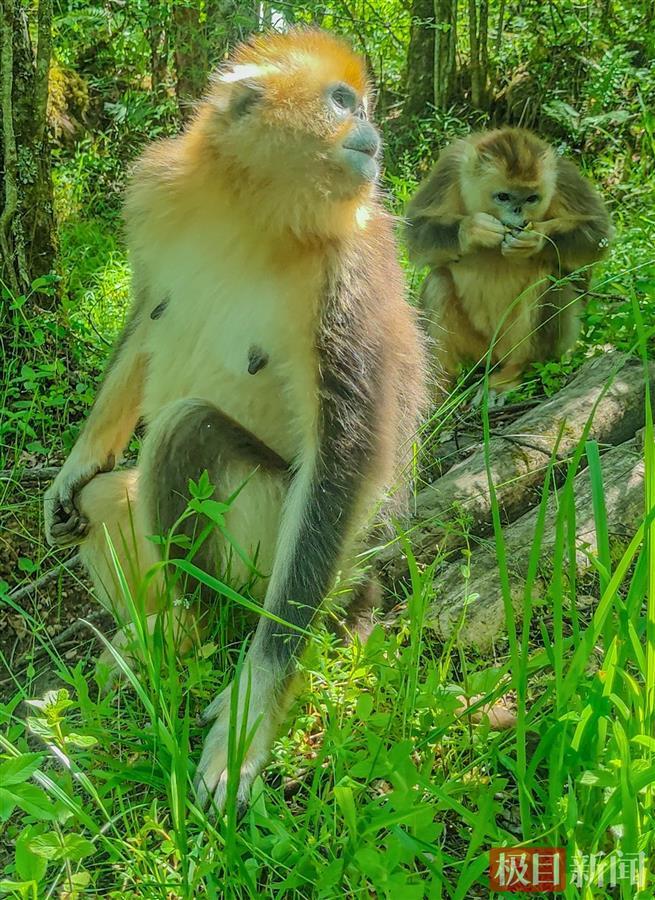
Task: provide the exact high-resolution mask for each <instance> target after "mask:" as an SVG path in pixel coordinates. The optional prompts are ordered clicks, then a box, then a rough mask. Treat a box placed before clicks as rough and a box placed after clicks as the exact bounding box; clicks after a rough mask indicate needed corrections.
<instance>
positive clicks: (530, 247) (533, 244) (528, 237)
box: [500, 230, 546, 259]
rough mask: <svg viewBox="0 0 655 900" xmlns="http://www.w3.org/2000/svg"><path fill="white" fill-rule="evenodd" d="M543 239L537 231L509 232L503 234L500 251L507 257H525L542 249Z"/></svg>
mask: <svg viewBox="0 0 655 900" xmlns="http://www.w3.org/2000/svg"><path fill="white" fill-rule="evenodd" d="M545 240H546V239H545V237H544V235H543V234H541V233H540V232H538V231H525V230H524V231H518V232H510V233H508V234H507V235H506V236H505V239H504V240H503V243H502V245H501V248H500V251H501V253H502V254H503V256H505V257H507V258H508V259H527V258H528V257H530V256H534V255H535V254H536V253H539V252H540V251H541V250H543V247H544V243H545Z"/></svg>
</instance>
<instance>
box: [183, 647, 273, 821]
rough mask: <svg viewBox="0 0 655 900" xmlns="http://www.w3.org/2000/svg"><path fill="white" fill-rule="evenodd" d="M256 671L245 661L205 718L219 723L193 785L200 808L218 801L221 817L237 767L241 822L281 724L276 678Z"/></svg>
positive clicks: (211, 704)
mask: <svg viewBox="0 0 655 900" xmlns="http://www.w3.org/2000/svg"><path fill="white" fill-rule="evenodd" d="M254 671H256V670H254V667H253V666H252V665H251V664H250V663H249V661H248V658H247V657H246V661H245V663H244V666H243V669H242V671H241V676H240V678H239V680H238V681H233V682H232V683H231V684H229V685H228V687H227V688H225V690H224V691H222V693H220V694H219V695H218V697H216V699H215V700H214V701H213V702H212V703H210V704H209V706H208V707H207V709H206V710H205V711H204V712H203V714H202V719H203V721H205V722H210V721H212V720H213V721H214V724H213V725H212V727H211V729H210V731H209V734H208V735H207V737H206V738H205V743H204V746H203V750H202V755H201V757H200V762H199V763H198V768H197V770H196V777H195V782H194V784H195V788H196V791H197V795H198V803H199V805H200V806H201V807H205V806H207V805H208V804H211V803H212V801H213V806H214V810H215V812H217V813H218V814H219V815H222V814H223V813H224V812H225V807H226V805H227V802H228V799H229V798H228V784H229V782H230V774H231V773H232V771H233V767H235V766H236V767H238V769H239V773H238V778H237V784H236V808H237V817H240V816H242V815H243V813H244V812H245V811H246V809H247V807H248V803H249V800H250V789H251V787H252V783H253V781H254V780H255V778H256V777H257V775H259V773H260V772H261V770H262V769H263V768H264V766H265V765H266V762H267V760H268V757H269V754H270V749H271V745H272V743H273V740H274V737H275V733H276V730H277V726H278V724H279V719H280V717H279V715H276V710H277V709H279V704H278V703H277V702H276V696H275V693H276V692H275V690H274V684H273V680H272V676H270V675H268V674H266V673H262V671H261V669H260V670H259V675H258V676H255V675H254V674H253V672H254ZM234 703H236V710H234V709H233V708H232V705H233V704H234ZM232 729H234V733H233V734H231V730H232Z"/></svg>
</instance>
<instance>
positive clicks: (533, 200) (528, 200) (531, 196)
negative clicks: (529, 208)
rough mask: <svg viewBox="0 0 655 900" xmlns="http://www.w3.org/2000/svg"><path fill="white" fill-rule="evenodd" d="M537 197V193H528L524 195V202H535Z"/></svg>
mask: <svg viewBox="0 0 655 900" xmlns="http://www.w3.org/2000/svg"><path fill="white" fill-rule="evenodd" d="M538 199H539V194H530V196H529V197H526V199H525V202H526V203H536V202H537V200H538Z"/></svg>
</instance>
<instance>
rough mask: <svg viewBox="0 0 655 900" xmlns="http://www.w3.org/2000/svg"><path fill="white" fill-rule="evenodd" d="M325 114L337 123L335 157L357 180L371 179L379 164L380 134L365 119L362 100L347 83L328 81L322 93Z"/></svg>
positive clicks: (372, 179) (375, 175)
mask: <svg viewBox="0 0 655 900" xmlns="http://www.w3.org/2000/svg"><path fill="white" fill-rule="evenodd" d="M325 102H326V107H327V115H328V117H329V118H330V119H332V120H333V121H334V123H335V125H336V126H337V129H338V133H339V136H340V137H341V141H340V144H339V143H338V144H337V150H336V157H337V160H338V161H339V162H341V163H343V165H344V168H345V169H346V171H347V172H348V174H349V175H354V176H355V178H356V179H357V180H359V179H361V180H362V181H375V179H376V178H377V176H378V172H379V167H378V162H377V157H378V154H379V152H380V137H379V135H378V132H377V129H376V128H375V127H374V126H373V125H371V123H370V122H369V121H368V120H367V114H366V104H365V101H364V100H362V99H361V98H360V97H359V96H358V94H357V93H356V91H355V90H354V89H353V88H351V87H350V85H348V84H345V83H343V82H340V83H338V84H335V85H331V86H330V87H329V88H328V90H327V93H326V98H325Z"/></svg>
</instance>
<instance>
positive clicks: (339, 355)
mask: <svg viewBox="0 0 655 900" xmlns="http://www.w3.org/2000/svg"><path fill="white" fill-rule="evenodd" d="M368 91H369V88H368V84H367V81H366V76H365V73H364V71H363V67H362V65H361V62H360V61H359V59H358V58H357V57H355V56H353V55H352V53H351V52H350V50H349V49H348V48H347V47H346V46H344V45H343V44H341V43H340V42H338V41H336V40H334V39H333V38H331V37H329V36H327V35H325V34H323V33H320V32H311V31H304V32H292V33H290V34H286V35H274V36H269V37H266V38H263V37H258V38H255V39H253V40H252V41H251V42H250V43H248V44H246V45H243V46H241V47H240V48H239V49H238V50H237V51H236V53H235V54H234V56H233V58H232V59H231V60H230V62H229V64H228V65H227V66H226V68H225V69H224V70H223V71H222V72H221V73H219V75H218V77H217V79H216V81H215V82H214V84H213V87H212V89H211V91H210V93H209V95H208V97H207V99H206V101H205V102H204V103H203V104H202V106H201V107H200V110H199V112H198V114H197V117H196V118H195V120H194V121H193V123H192V124H191V125H190V127H189V129H188V131H187V132H185V133H184V134H182V135H181V136H180V137H178V138H176V139H174V140H168V141H164V142H162V143H159V144H156V145H154V146H153V147H152V148H151V149H150V150H149V151H148V152H147V153H146V154H145V156H144V157H143V158H142V160H141V163H140V165H139V166H138V168H137V171H136V174H135V176H134V178H133V181H132V185H131V188H130V190H129V194H128V200H127V208H126V219H127V229H128V241H129V249H130V253H131V261H132V267H133V281H134V284H133V289H134V304H133V308H132V312H131V315H130V318H129V320H128V324H127V326H126V328H125V330H124V332H123V335H122V337H121V339H120V341H119V345H118V347H117V349H116V352H115V355H114V358H113V360H112V362H111V363H110V366H109V370H108V374H107V376H106V379H105V382H104V384H103V386H102V388H101V390H100V393H99V395H98V398H97V400H96V403H95V406H94V408H93V410H92V412H91V414H90V416H89V420H88V422H87V423H86V426H85V428H84V429H83V431H82V434H81V436H80V439H79V441H78V443H77V444H76V446H75V448H74V449H73V451H72V453H71V456H70V458H69V459H68V460H67V462H66V464H65V466H64V467H63V469H62V471H61V473H60V474H59V476H58V477H57V479H56V481H55V483H54V485H53V486H52V488H51V489H50V490H49V491H48V494H47V496H46V504H45V511H46V524H47V531H48V535H49V538H50V540H51V541H52V542H53V543H56V544H65V543H71V542H77V541H82V542H83V543H82V553H83V554H84V560H85V562H86V565H87V567H88V569H89V571H90V572H91V574H92V575H93V577H94V579H95V583H96V587H97V589H98V591H100V592H101V593H103V594H104V596H105V597H106V598H107V599H108V600H109V601H110V602H112V603H113V605H114V606H118V607H120V598H121V592H124V591H125V590H126V589H127V590H129V591H130V592H136V591H137V590H138V589H139V585H140V584H141V585H142V584H143V577H144V573H146V572H147V571H148V570H149V569H150V570H151V571H150V574H149V578H150V582H149V584H148V587H147V591H148V594H147V598H148V599H147V603H148V612H151V613H152V614H153V616H156V614H157V612H158V606H159V604H160V603H161V599H162V597H163V596H166V591H165V590H164V587H165V584H164V583H165V581H166V579H167V578H168V577H169V570H170V569H171V566H170V565H168V566H167V565H163V566H162V565H161V563H160V564H159V566H157V565H156V564H157V563H158V562H159V560H160V559H161V552H160V548H159V546H158V545H157V544H155V543H153V542H152V541H149V540H148V539H147V538H148V536H149V535H152V534H155V533H158V534H163V535H168V534H170V533H171V531H173V532H174V533H175V534H176V535H178V540H173V541H172V542H171V544H170V554H169V558H172V559H173V563H175V561H176V558H177V561H178V562H181V561H182V560H181V559H180V558H181V557H188V556H189V554H190V553H192V552H193V551H190V550H189V547H190V546H191V545H192V544H194V542H195V544H196V546H195V547H194V549H196V550H197V552H195V556H194V558H193V560H192V565H194V566H197V567H199V568H200V569H203V570H204V571H206V572H208V573H209V574H210V575H213V576H219V577H223V575H224V573H225V572H226V571H229V573H230V580H231V582H232V583H234V584H237V585H239V584H244V583H245V582H247V581H248V580H249V579H252V571H253V565H251V564H250V563H249V562H248V559H249V560H252V561H253V564H254V567H255V568H256V570H257V572H259V573H262V577H260V578H259V579H255V583H254V585H253V587H252V592H253V594H254V595H255V596H260V597H265V600H264V608H265V613H266V614H265V615H262V616H261V617H260V619H259V622H258V625H257V628H256V632H255V635H254V638H253V640H252V643H251V645H250V647H249V650H248V653H247V656H246V658H245V662H244V665H243V668H242V672H241V677H240V680H239V682H238V684H236V683H233V685H231V686H230V687H229V688H228V689H227V690H226V691H224V692H223V693H222V694H221V695H219V696H218V697H217V698H216V699H215V700H214V702H212V703H211V704H210V706H209V707H208V709H207V711H206V713H205V716H206V719H207V720H208V721H213V725H212V728H211V730H210V732H209V735H208V737H207V739H206V743H205V746H204V750H203V753H202V757H201V760H200V764H199V767H198V779H197V784H198V791H199V796H200V799H201V801H202V802H205V801H206V800H207V799H208V798H209V797H213V798H214V799H215V802H216V804H217V806H218V807H219V808H222V807H223V806H224V803H225V797H226V793H225V792H226V787H227V764H228V756H227V754H228V732H229V727H230V708H231V703H234V704H236V710H235V714H236V720H235V721H236V727H237V729H238V732H237V733H238V734H241V733H242V729H244V733H247V740H248V744H247V749H246V752H245V757H244V759H243V764H242V767H241V770H240V783H239V790H238V802H239V803H240V804H243V803H245V802H247V797H248V793H249V788H250V785H251V783H252V780H253V778H254V777H255V775H256V774H257V773H258V772H259V770H260V769H261V767H262V765H263V764H264V762H265V761H266V758H267V754H268V752H269V749H270V745H271V742H272V740H273V738H274V735H275V731H276V728H277V727H278V725H279V721H280V719H281V717H282V716H283V714H284V712H285V710H286V708H287V706H288V703H289V701H290V699H291V696H292V694H293V683H294V661H295V660H296V659H297V657H298V655H299V654H300V652H301V651H302V648H303V646H304V643H305V641H306V637H307V630H308V628H309V626H310V625H311V623H312V621H313V620H314V618H315V614H316V613H317V611H318V610H319V607H320V605H321V603H322V601H323V598H324V597H325V596H326V595H327V594H328V593H329V591H330V589H331V588H332V586H333V584H334V582H335V578H336V576H337V575H338V573H339V572H341V573H342V575H343V577H344V581H346V582H348V579H349V578H351V577H352V578H353V579H354V581H353V583H354V584H355V587H354V589H353V595H354V596H355V597H356V595H357V594H361V593H362V591H365V590H367V589H371V587H370V585H368V586H367V585H366V584H365V583H360V584H359V586H357V584H356V569H355V557H356V555H357V553H358V552H359V551H360V550H361V549H362V546H363V542H364V541H365V540H366V534H367V530H368V528H369V527H370V522H371V519H372V516H373V515H374V514H377V513H378V512H379V511H380V508H381V507H382V508H383V510H386V511H387V512H388V511H398V510H401V509H402V506H403V497H404V496H405V495H406V488H407V485H406V484H405V485H404V486H403V482H406V480H407V472H408V469H409V467H408V462H409V461H410V459H411V453H412V443H413V440H414V438H415V435H416V429H417V425H418V421H419V417H420V414H421V410H422V407H423V404H424V399H425V381H424V379H425V374H424V373H425V360H424V354H423V347H422V342H421V337H420V333H419V330H418V328H417V325H416V322H415V319H414V315H413V312H412V310H411V309H410V307H409V306H408V305H407V304H406V303H405V301H404V298H403V287H402V277H401V273H400V271H399V268H398V265H397V262H396V252H395V251H396V248H395V245H394V241H393V237H392V233H391V227H390V222H389V220H388V218H387V216H386V215H385V214H384V212H383V211H382V209H381V208H380V205H379V203H378V200H377V197H376V186H375V182H376V178H377V171H378V163H377V157H378V152H379V144H380V142H379V138H378V135H377V131H376V130H375V128H374V127H373V125H371V124H370V123H369V122H368ZM139 417H143V418H144V419H145V422H146V435H145V438H144V441H143V445H142V450H141V454H140V458H139V464H138V467H137V468H136V469H134V470H131V471H111V470H112V469H113V467H114V464H115V461H116V460H117V459H118V458H119V457H120V454H121V453H122V451H123V449H124V447H125V445H126V443H127V441H128V440H129V437H130V435H131V433H132V431H133V428H134V426H135V424H136V422H137V419H138V418H139ZM205 470H206V471H207V473H208V475H209V479H210V481H211V483H212V484H213V485H214V486H215V488H216V492H215V497H216V498H217V499H219V500H225V499H226V498H228V497H231V496H232V495H233V494H234V493H235V492H239V493H238V495H237V496H236V499H234V502H233V503H232V505H231V506H230V509H229V511H228V512H227V513H226V514H225V529H224V530H221V531H220V532H219V531H214V533H213V534H212V535H211V536H210V537H209V538H208V539H206V540H204V542H203V543H201V544H200V542H199V541H198V540H197V538H198V533H199V532H202V534H205V533H206V526H207V524H208V522H209V521H210V519H211V516H210V518H209V519H208V518H206V517H204V516H203V515H202V502H200V506H199V509H198V515H193V516H191V517H189V516H188V515H186V516H185V510H186V508H187V503H188V499H189V479H194V480H197V479H198V478H199V477H200V476H201V474H202V473H203V471H205ZM214 506H215V504H214ZM196 507H198V504H196ZM105 529H106V532H107V533H108V534H109V537H110V539H111V544H112V545H113V547H114V551H115V554H116V556H117V557H118V561H119V563H120V568H121V569H122V571H123V573H124V579H123V578H119V577H118V575H117V572H116V565H115V563H114V560H113V559H112V556H111V554H110V553H109V551H108V542H107V540H106V533H105ZM203 529H205V531H203ZM224 534H227V535H228V536H229V540H227V539H226V538H224V537H222V535H224ZM179 536H182V537H183V538H184V537H186V541H185V542H184V541H183V542H182V543H181V542H180V540H179ZM236 548H238V552H237V550H236ZM153 566H154V569H153V568H151V567H153ZM186 571H187V572H188V571H189V566H188V565H187V569H186ZM190 571H191V572H192V573H193V571H194V570H193V569H191V570H190ZM125 583H126V584H125ZM126 585H127V588H126ZM196 593H197V592H196ZM207 593H209V594H211V593H212V592H211V591H210V592H207V591H206V590H205V591H204V593H203V594H202V595H201V603H202V602H203V601H204V600H205V599H206V596H207ZM214 597H216V595H215V594H214ZM216 599H218V598H216ZM169 614H170V615H172V616H173V617H174V627H175V629H176V635H177V636H178V637H179V639H180V642H181V643H184V642H185V641H187V640H191V639H192V638H193V632H194V629H195V618H194V610H193V608H191V609H187V608H186V606H185V605H184V604H183V603H179V604H175V605H174V606H173V608H172V610H169Z"/></svg>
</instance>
